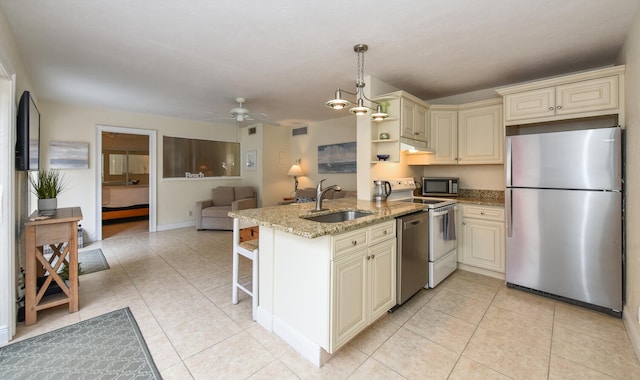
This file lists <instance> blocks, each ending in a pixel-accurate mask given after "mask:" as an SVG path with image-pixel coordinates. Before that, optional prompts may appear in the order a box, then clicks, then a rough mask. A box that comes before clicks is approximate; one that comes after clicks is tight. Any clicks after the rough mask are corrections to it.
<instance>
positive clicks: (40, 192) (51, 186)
mask: <svg viewBox="0 0 640 380" xmlns="http://www.w3.org/2000/svg"><path fill="white" fill-rule="evenodd" d="M27 177H28V178H29V183H30V184H31V187H32V188H33V193H34V194H35V195H36V196H37V197H38V211H39V212H40V213H42V212H43V211H44V212H51V211H55V210H56V209H57V208H58V199H57V196H58V194H60V193H61V192H62V191H63V190H64V187H65V183H64V174H61V173H60V172H59V171H57V170H53V169H49V170H40V171H38V175H37V176H36V177H35V178H34V177H33V176H31V175H29V176H27Z"/></svg>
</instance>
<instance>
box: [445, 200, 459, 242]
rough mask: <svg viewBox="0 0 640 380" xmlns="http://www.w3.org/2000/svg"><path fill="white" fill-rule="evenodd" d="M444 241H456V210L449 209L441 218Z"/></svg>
mask: <svg viewBox="0 0 640 380" xmlns="http://www.w3.org/2000/svg"><path fill="white" fill-rule="evenodd" d="M443 223H444V240H456V210H455V209H454V208H450V209H449V211H447V213H446V215H445V216H444V218H443Z"/></svg>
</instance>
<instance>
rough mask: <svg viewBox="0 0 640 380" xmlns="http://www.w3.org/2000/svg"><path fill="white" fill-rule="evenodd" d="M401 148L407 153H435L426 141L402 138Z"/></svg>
mask: <svg viewBox="0 0 640 380" xmlns="http://www.w3.org/2000/svg"><path fill="white" fill-rule="evenodd" d="M400 150H401V151H405V152H407V153H433V149H430V148H429V147H428V146H427V143H426V142H424V141H418V140H412V139H407V138H404V137H401V138H400Z"/></svg>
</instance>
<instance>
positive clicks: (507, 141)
mask: <svg viewBox="0 0 640 380" xmlns="http://www.w3.org/2000/svg"><path fill="white" fill-rule="evenodd" d="M504 150H505V159H504V175H505V178H504V183H505V184H506V186H507V187H509V186H511V137H509V136H507V137H506V138H505V143H504Z"/></svg>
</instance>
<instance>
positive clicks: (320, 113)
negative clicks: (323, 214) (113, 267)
mask: <svg viewBox="0 0 640 380" xmlns="http://www.w3.org/2000/svg"><path fill="white" fill-rule="evenodd" d="M639 6H640V1H638V0H607V1H605V0H563V1H558V0H428V1H427V0H413V1H409V0H404V1H403V0H398V1H366V0H351V1H339V0H322V1H320V0H309V1H292V0H271V1H259V0H235V1H211V0H189V1H175V0H135V1H131V0H91V1H80V0H56V1H41V0H20V1H16V0H0V9H1V10H2V11H3V12H4V14H5V16H6V18H7V19H8V21H9V23H10V26H11V28H12V29H13V31H14V34H15V40H16V43H17V45H18V49H19V51H20V53H21V54H22V58H23V61H24V65H25V66H26V69H27V72H28V74H29V77H30V79H31V82H32V86H33V90H34V93H35V95H36V97H37V98H38V99H40V100H55V101H59V102H65V103H72V104H81V105H92V106H99V107H106V108H114V109H121V110H126V111H132V112H138V113H148V114H159V115H166V116H171V117H178V118H185V119H194V120H207V119H211V117H212V115H211V113H210V112H212V111H213V112H227V111H228V110H229V109H231V108H232V107H235V106H236V103H235V100H234V99H235V98H236V97H237V96H243V97H246V98H247V102H246V104H245V107H247V108H248V109H249V110H250V111H251V112H264V113H267V114H269V116H270V118H271V119H272V120H275V121H279V122H281V123H282V124H285V125H292V126H297V125H302V124H306V123H308V122H310V121H320V120H327V119H331V118H335V117H339V116H343V115H347V113H346V112H347V111H334V110H330V109H328V108H326V107H325V106H324V102H325V101H326V100H328V99H329V98H331V97H333V93H334V91H335V90H336V88H337V87H341V88H345V89H348V90H354V89H355V79H356V58H357V57H356V54H355V53H354V51H353V46H354V45H355V44H358V43H365V44H368V45H369V51H368V52H367V53H366V54H365V65H364V73H365V75H371V76H373V77H376V78H378V79H380V80H382V81H384V82H387V83H389V84H391V85H393V86H395V87H397V88H400V89H403V90H406V91H408V92H410V93H412V94H414V95H416V96H418V97H419V98H422V99H425V100H429V99H435V98H440V97H445V96H449V95H454V94H460V93H466V92H470V91H475V90H479V89H486V88H491V87H496V86H502V85H507V84H512V83H517V82H522V81H528V80H534V79H538V78H542V77H546V76H552V75H558V74H564V73H568V72H573V71H579V70H584V69H591V68H595V67H601V66H606V65H611V64H614V63H615V60H616V57H617V54H618V51H619V49H620V47H621V46H622V44H623V42H624V38H625V36H626V34H627V31H628V30H629V27H630V24H631V22H632V20H633V17H634V15H635V14H636V12H638V8H639ZM215 116H220V115H219V114H215Z"/></svg>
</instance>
